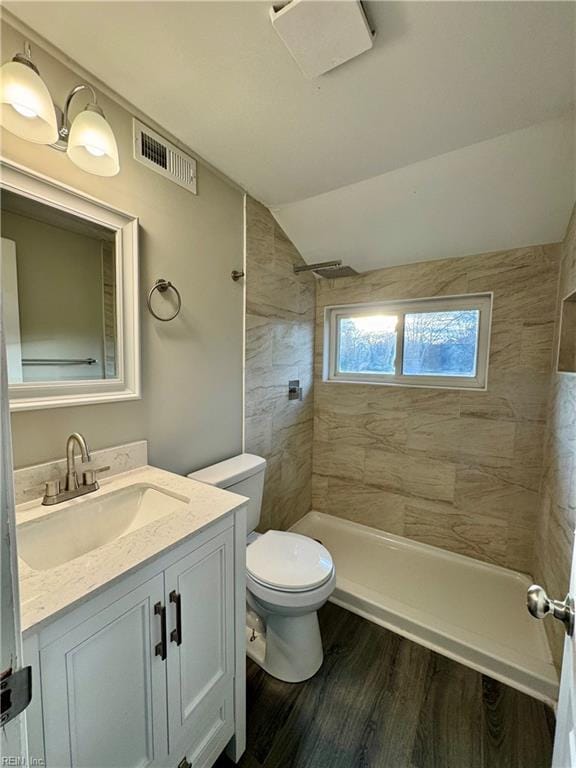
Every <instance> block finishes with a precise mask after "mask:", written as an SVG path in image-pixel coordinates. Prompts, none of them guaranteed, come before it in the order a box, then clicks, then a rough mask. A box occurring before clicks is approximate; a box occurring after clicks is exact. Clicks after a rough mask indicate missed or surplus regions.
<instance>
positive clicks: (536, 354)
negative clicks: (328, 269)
mask: <svg viewBox="0 0 576 768" xmlns="http://www.w3.org/2000/svg"><path fill="white" fill-rule="evenodd" d="M559 257H560V247H559V246H558V245H552V246H544V247H533V248H521V249H516V250H511V251H506V252H499V253H490V254H485V255H479V256H471V257H463V258H455V259H447V260H441V261H430V262H424V263H419V264H412V265H407V266H400V267H391V268H387V269H382V270H378V271H374V272H369V273H365V274H364V275H360V276H358V277H353V278H342V279H338V280H323V281H318V284H317V310H316V354H315V408H314V414H315V422H314V470H313V502H312V508H313V509H316V510H318V511H321V512H326V513H328V514H332V515H336V516H339V517H343V518H347V519H349V520H353V521H355V522H359V523H363V524H365V525H370V526H373V527H375V528H380V529H384V530H387V531H389V532H391V533H395V534H399V535H402V536H407V537H408V538H412V539H415V540H417V541H421V542H424V543H426V544H431V545H434V546H438V547H442V548H444V549H447V550H450V551H453V552H457V553H459V554H463V555H468V556H471V557H475V558H478V559H480V560H485V561H488V562H491V563H495V564H497V565H501V566H505V567H508V568H513V569H516V570H520V571H528V572H531V571H532V570H533V537H534V530H535V529H536V526H537V518H538V515H539V506H540V500H539V486H540V478H541V473H542V454H543V445H544V438H545V433H546V403H547V398H548V393H549V385H550V373H551V367H552V357H553V341H554V328H555V305H556V290H557V282H558V265H559ZM487 291H492V292H493V293H494V302H493V318H492V338H491V346H490V362H489V372H488V389H487V391H485V392H484V391H458V390H440V389H425V388H410V387H394V386H377V385H370V384H342V383H327V382H323V381H322V355H323V319H324V308H325V307H326V306H328V305H334V304H350V303H355V302H363V301H377V300H391V299H412V298H424V297H432V296H442V295H454V294H463V293H479V292H487ZM574 402H576V401H574Z"/></svg>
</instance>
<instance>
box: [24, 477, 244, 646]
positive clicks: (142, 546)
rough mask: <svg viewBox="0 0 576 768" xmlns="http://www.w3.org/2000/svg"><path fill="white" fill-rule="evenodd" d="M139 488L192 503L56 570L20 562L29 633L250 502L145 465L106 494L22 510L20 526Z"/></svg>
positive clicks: (111, 481) (115, 481)
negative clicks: (162, 491) (149, 487)
mask: <svg viewBox="0 0 576 768" xmlns="http://www.w3.org/2000/svg"><path fill="white" fill-rule="evenodd" d="M134 484H149V485H152V486H155V487H156V488H166V489H167V490H169V491H170V492H172V493H174V494H178V495H179V496H180V497H185V498H186V499H188V504H187V506H186V507H185V508H184V509H179V510H177V511H175V512H172V513H170V514H167V515H166V516H164V517H161V518H159V519H158V520H155V521H153V522H151V523H148V524H147V525H145V526H143V527H142V528H138V529H137V530H135V531H133V532H131V533H128V534H126V535H125V536H123V537H122V538H119V539H115V540H114V541H111V542H109V543H108V544H104V545H103V546H101V547H98V548H97V549H94V550H92V551H90V552H87V553H86V554H84V555H82V556H81V557H77V558H75V559H74V560H70V561H68V562H66V563H63V564H62V565H59V566H57V567H55V568H51V569H48V570H43V571H36V570H33V569H32V568H30V566H29V565H28V564H27V563H26V562H25V561H24V560H23V559H22V558H19V562H18V566H19V572H20V578H19V583H20V605H21V625H22V632H23V633H24V634H30V633H32V632H34V631H37V630H39V629H40V628H41V627H42V626H44V625H45V624H46V623H48V622H50V621H52V620H54V619H55V618H57V617H59V616H61V615H62V614H64V613H66V612H67V611H69V610H71V609H72V608H74V607H76V606H77V605H79V604H80V603H82V602H84V601H85V600H86V599H88V598H89V597H90V596H93V595H94V594H95V593H96V592H98V591H100V590H101V589H103V588H105V587H108V586H110V585H111V584H112V582H115V581H117V580H118V579H119V578H120V577H122V576H126V575H128V574H129V573H131V572H132V571H134V570H136V569H137V568H139V567H141V566H143V565H145V564H146V563H149V562H150V561H151V560H153V559H154V558H155V557H157V556H158V555H160V554H162V553H164V552H166V551H167V550H169V549H171V548H172V547H174V546H176V545H178V544H180V543H181V542H183V541H185V540H186V539H187V538H189V537H190V536H193V535H194V534H195V533H198V532H199V531H201V530H202V529H204V528H206V526H208V525H210V524H211V523H214V522H215V521H217V520H219V519H220V518H222V517H224V516H225V515H228V514H231V513H232V512H234V511H235V510H237V509H238V508H239V507H241V506H242V505H243V504H244V503H245V502H246V499H245V498H244V497H243V496H239V495H238V494H235V493H230V492H229V491H224V490H221V489H220V488H214V487H212V486H209V485H204V484H203V483H198V482H197V481H196V480H191V479H189V478H187V477H182V476H180V475H175V474H172V473H171V472H166V471H164V470H162V469H156V468H155V467H150V466H144V467H139V468H137V469H133V470H131V471H128V472H123V473H121V474H118V475H115V476H114V477H111V478H108V479H106V478H103V479H101V480H100V489H99V490H98V491H95V492H94V493H90V494H87V495H86V496H81V497H78V498H76V499H73V500H72V501H68V502H63V503H61V504H58V505H55V506H52V507H42V506H40V502H41V499H36V500H35V501H30V502H27V503H25V504H20V505H19V506H17V507H16V524H17V526H18V525H19V524H21V523H24V522H28V521H29V520H37V519H39V518H41V517H43V516H45V515H50V514H53V513H54V512H57V511H58V510H61V509H65V508H66V507H70V506H79V505H81V504H84V503H86V502H90V501H93V500H95V499H98V498H99V497H102V496H104V495H105V494H107V493H110V492H111V491H116V490H119V489H121V488H126V487H127V486H129V485H134Z"/></svg>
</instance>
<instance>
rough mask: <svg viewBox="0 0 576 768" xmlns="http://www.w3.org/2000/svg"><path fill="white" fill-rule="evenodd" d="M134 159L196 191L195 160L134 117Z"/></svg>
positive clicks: (191, 190)
mask: <svg viewBox="0 0 576 768" xmlns="http://www.w3.org/2000/svg"><path fill="white" fill-rule="evenodd" d="M134 159H135V160H138V162H139V163H142V164H143V165H146V166H148V168H151V169H152V170H153V171H156V173H160V174H161V175H162V176H166V178H168V179H171V180H172V181H174V182H176V184H180V186H181V187H184V188H185V189H187V190H189V191H190V192H193V193H194V194H197V192H196V160H194V158H193V157H190V155H186V154H185V153H184V152H182V151H181V150H180V149H178V148H177V147H175V146H174V144H171V143H170V142H169V141H167V140H166V139H164V138H163V137H162V136H160V134H158V133H156V131H153V130H152V129H151V128H148V126H147V125H144V124H143V123H141V122H140V121H139V120H136V118H134Z"/></svg>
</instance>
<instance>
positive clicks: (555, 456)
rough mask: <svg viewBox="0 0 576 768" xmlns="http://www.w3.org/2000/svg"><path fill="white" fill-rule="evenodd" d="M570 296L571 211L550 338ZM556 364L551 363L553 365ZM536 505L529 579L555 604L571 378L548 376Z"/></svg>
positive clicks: (568, 555)
mask: <svg viewBox="0 0 576 768" xmlns="http://www.w3.org/2000/svg"><path fill="white" fill-rule="evenodd" d="M574 291H576V209H575V210H574V213H573V214H572V220H571V222H570V226H569V227H568V232H567V235H566V239H565V240H564V242H563V244H562V261H561V265H560V280H559V285H558V304H557V314H556V333H557V335H558V331H559V319H560V311H561V303H562V299H563V298H564V297H566V296H568V295H569V294H570V293H572V292H574ZM554 364H556V360H554ZM541 496H542V500H541V506H540V516H539V519H538V528H537V535H536V538H535V548H534V559H535V568H534V570H535V576H536V579H537V580H538V581H539V583H541V584H542V585H543V586H544V587H545V588H546V589H547V590H548V592H549V594H550V595H551V596H552V597H553V598H556V599H559V600H561V599H563V597H564V595H565V594H566V592H567V591H568V586H569V583H570V582H569V579H570V565H571V561H572V547H573V544H574V527H575V525H576V374H570V373H556V372H554V373H553V375H552V383H551V388H550V399H549V403H548V429H547V437H546V446H545V451H544V473H543V478H542V494H541ZM544 624H545V626H546V629H547V630H548V636H549V638H550V642H551V645H552V650H553V653H554V658H555V661H556V664H557V666H558V667H559V666H560V662H561V659H562V647H563V644H564V630H563V628H562V626H561V624H560V623H559V622H557V621H546V622H544Z"/></svg>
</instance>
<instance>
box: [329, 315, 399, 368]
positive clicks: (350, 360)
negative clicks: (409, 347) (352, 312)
mask: <svg viewBox="0 0 576 768" xmlns="http://www.w3.org/2000/svg"><path fill="white" fill-rule="evenodd" d="M397 325H398V316H397V315H384V314H378V315H359V316H357V317H342V318H340V322H339V344H338V370H339V371H340V373H380V374H382V373H394V372H395V365H396V346H397Z"/></svg>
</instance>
